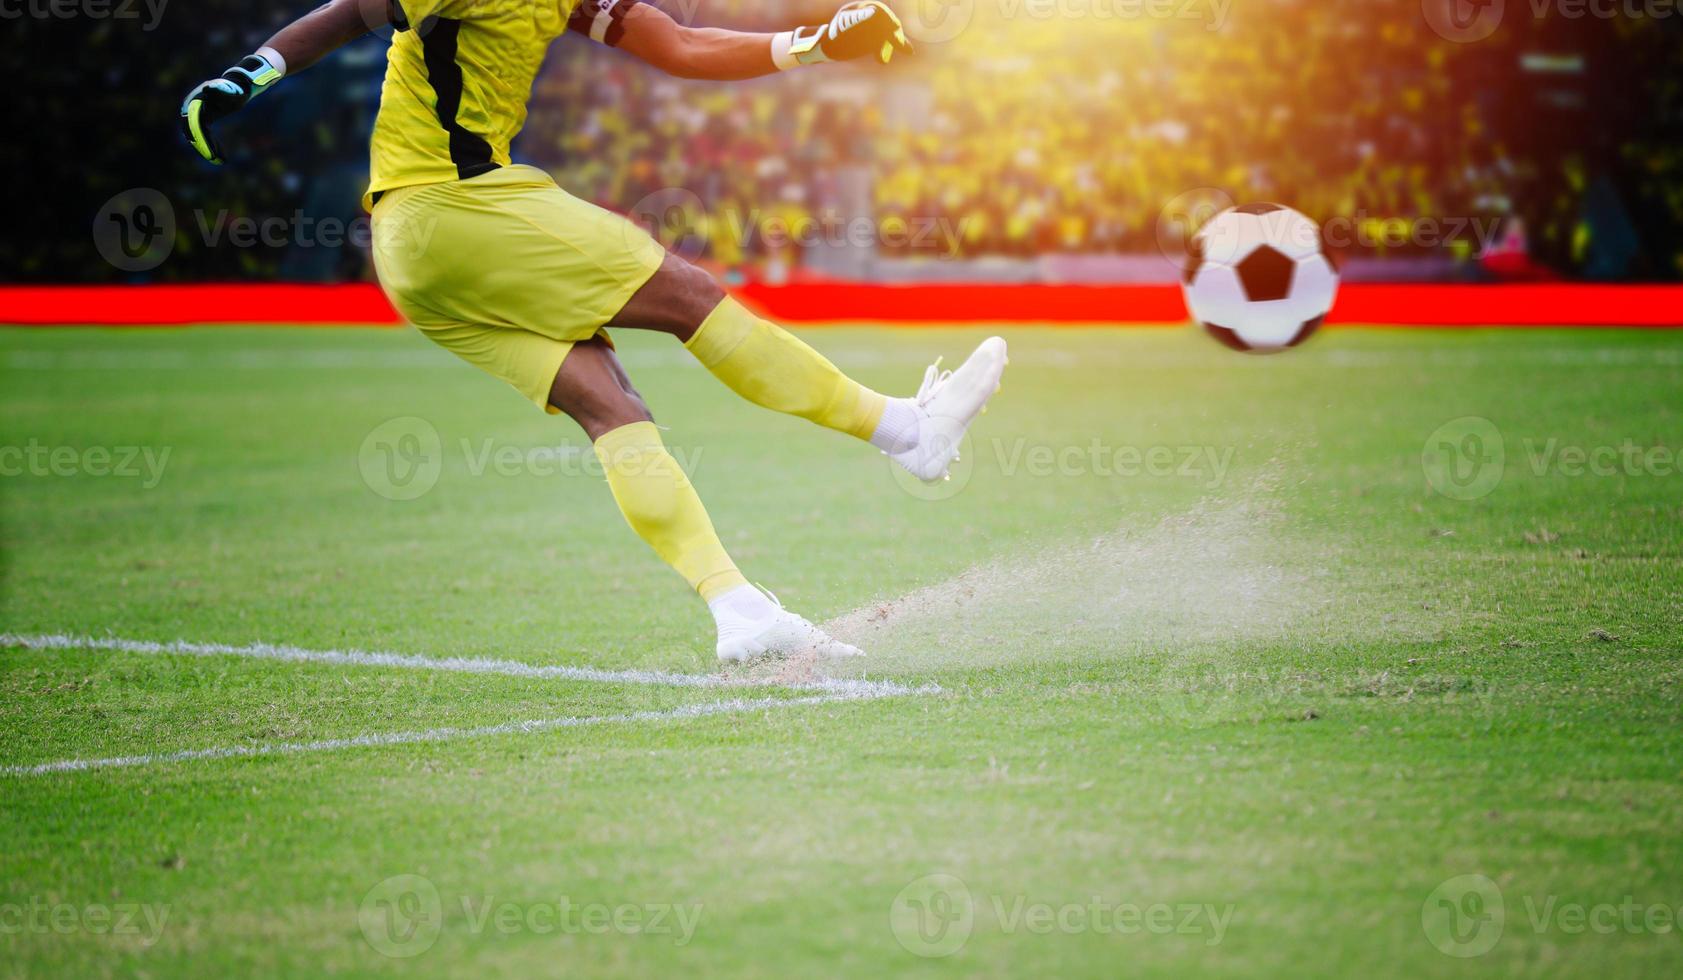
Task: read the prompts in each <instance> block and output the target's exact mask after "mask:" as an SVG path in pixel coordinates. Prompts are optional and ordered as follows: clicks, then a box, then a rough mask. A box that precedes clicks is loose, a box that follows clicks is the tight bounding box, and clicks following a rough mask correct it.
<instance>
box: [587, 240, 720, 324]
mask: <svg viewBox="0 0 1683 980" xmlns="http://www.w3.org/2000/svg"><path fill="white" fill-rule="evenodd" d="M724 298H725V291H724V289H722V288H721V287H720V286H719V284H718V282H716V281H715V280H714V279H713V277H712V276H711V275H709V274H708V273H707V272H706V271H705V270H703V269H700V268H697V267H696V266H694V265H691V264H690V263H688V262H686V261H684V260H683V259H682V258H679V257H678V256H676V255H670V254H669V255H667V256H666V260H665V261H664V262H662V263H661V266H660V271H658V272H656V273H655V274H654V275H653V276H652V277H650V279H649V281H648V282H646V283H644V284H643V286H642V288H641V289H639V290H637V292H636V294H635V295H633V296H632V297H631V299H630V301H629V302H627V303H626V304H625V306H624V307H623V308H622V309H621V310H620V311H619V312H618V313H617V314H615V315H614V318H613V319H612V320H610V321H608V325H609V326H611V327H630V328H632V329H637V330H659V331H661V332H662V333H669V334H672V335H673V336H675V337H677V338H678V339H679V340H682V341H686V342H687V341H688V340H689V339H690V338H691V337H692V336H694V335H695V331H696V328H697V327H699V326H701V321H703V320H705V319H707V315H708V314H710V313H712V312H713V310H714V308H715V307H717V306H718V305H719V303H720V302H722V301H723V300H724Z"/></svg>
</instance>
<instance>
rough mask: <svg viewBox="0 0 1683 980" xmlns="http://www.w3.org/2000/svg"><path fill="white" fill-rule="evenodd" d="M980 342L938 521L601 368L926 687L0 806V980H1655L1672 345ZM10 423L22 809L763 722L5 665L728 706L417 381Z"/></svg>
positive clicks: (722, 517)
mask: <svg viewBox="0 0 1683 980" xmlns="http://www.w3.org/2000/svg"><path fill="white" fill-rule="evenodd" d="M980 336H981V335H980V334H979V333H976V332H972V331H966V330H925V331H882V330H863V329H861V330H852V329H846V330H843V329H835V330H825V331H819V332H814V333H812V334H810V335H809V337H810V338H811V339H812V340H813V342H814V343H816V344H817V345H819V346H820V347H821V348H822V349H823V350H825V351H826V352H827V353H829V354H831V355H832V356H833V358H834V359H835V360H836V361H837V363H838V364H840V365H841V366H842V367H844V368H845V369H847V370H849V371H850V372H852V373H855V374H856V375H857V376H859V377H860V378H861V379H862V380H864V381H866V382H867V383H870V384H873V385H876V386H879V387H883V388H885V389H888V390H891V391H903V390H906V389H908V388H910V387H912V386H913V385H914V384H915V383H916V381H917V376H918V372H919V369H920V368H921V367H922V365H923V364H925V363H927V362H928V361H929V360H933V358H934V357H935V356H936V355H938V354H944V355H946V356H947V357H948V359H949V360H953V361H955V360H956V359H957V358H958V357H961V356H962V355H963V353H964V352H965V351H966V350H968V348H969V347H970V346H971V345H972V344H973V343H974V342H975V341H976V340H978V339H979V338H980ZM1008 337H1009V339H1010V341H1011V343H1012V345H1013V363H1012V367H1011V369H1010V371H1009V373H1008V375H1007V379H1006V384H1005V388H1004V390H1003V391H1002V393H1001V395H1000V396H999V399H998V400H997V401H996V403H995V407H994V408H993V410H992V411H991V412H990V414H988V415H987V416H985V417H984V418H983V419H982V421H981V424H980V425H979V426H978V428H977V431H976V437H975V440H974V443H973V445H972V446H971V447H970V451H969V452H968V453H967V454H966V460H965V463H964V465H963V466H961V467H960V468H959V470H958V473H957V476H956V478H955V480H954V481H953V483H951V484H947V485H944V486H942V487H940V488H937V489H936V490H935V491H927V490H923V489H920V488H915V487H914V488H908V487H906V486H905V485H904V484H902V483H901V482H899V481H897V480H896V479H895V478H894V476H893V474H892V472H891V470H890V469H889V468H888V465H887V464H886V461H884V460H883V459H882V458H881V457H880V456H879V455H877V454H876V453H874V452H873V451H871V450H869V449H868V448H866V447H862V446H859V445H854V444H850V443H849V442H848V440H846V439H844V438H842V437H840V436H836V435H833V434H830V433H826V432H820V431H814V430H812V429H811V428H810V427H808V426H805V425H804V424H803V423H800V422H797V421H794V420H790V419H785V418H782V417H778V416H775V415H771V414H768V413H765V412H763V411H760V410H757V409H754V408H752V407H750V406H747V405H745V404H742V403H740V402H738V401H737V400H735V399H734V398H733V396H731V395H730V394H729V393H728V392H726V391H725V390H724V389H723V388H722V387H720V386H719V385H718V384H717V383H716V382H714V381H713V380H712V379H711V378H710V377H709V376H707V375H706V374H705V373H704V372H703V371H701V370H699V369H698V368H696V367H694V366H693V365H691V364H690V363H688V362H687V360H686V359H685V358H684V356H683V355H682V353H681V351H679V350H677V349H676V348H675V347H674V346H673V345H670V344H666V343H662V342H660V341H658V340H657V339H652V338H645V337H636V336H622V337H621V338H620V342H621V348H622V351H623V352H624V356H625V360H626V363H627V365H628V367H629V369H630V371H631V372H632V374H633V377H634V378H635V379H636V381H637V382H638V384H639V386H640V387H641V389H642V391H643V393H644V395H645V396H646V398H647V400H648V401H649V403H650V405H651V407H652V408H653V410H654V411H655V413H656V415H657V418H658V419H659V420H660V421H662V422H663V423H664V424H666V425H668V426H669V427H670V430H669V432H668V433H667V437H668V440H669V443H670V444H671V445H672V446H673V447H674V450H675V452H676V453H677V454H678V455H679V457H680V459H682V460H683V461H684V462H685V463H686V465H687V466H688V468H689V469H690V471H691V473H692V475H693V477H694V479H695V482H696V484H697V485H698V487H699V489H700V490H701V493H702V495H703V497H704V499H705V500H706V501H707V502H708V505H709V508H710V510H711V513H712V515H713V518H714V520H715V522H716V524H717V525H718V526H719V528H720V530H721V534H722V536H723V537H724V539H725V541H726V544H727V545H728V546H729V547H730V548H731V550H732V551H733V553H734V554H735V555H736V557H737V559H738V562H739V563H740V564H741V565H742V566H743V568H744V570H745V571H746V572H747V573H748V574H749V576H750V577H751V578H753V579H755V580H757V581H760V582H763V583H764V584H766V585H768V586H770V587H771V588H772V589H773V590H775V591H776V592H777V594H778V596H779V597H780V598H781V599H782V601H783V602H784V603H785V604H786V605H788V606H790V607H791V608H796V609H798V610H800V611H802V612H804V613H806V614H807V615H809V616H811V617H813V618H815V619H823V620H832V621H833V622H834V623H835V628H836V630H837V631H839V632H842V633H844V634H845V635H846V636H848V637H850V638H854V639H856V640H858V641H859V642H861V643H864V644H865V645H866V646H867V647H868V648H869V649H870V651H871V653H872V655H873V656H872V658H871V662H870V664H869V665H868V666H867V667H864V668H859V667H854V668H852V669H850V670H848V671H847V674H848V676H859V677H866V678H871V679H890V680H894V681H898V682H902V683H905V684H907V685H926V684H933V685H939V688H940V693H938V694H931V693H924V694H918V695H912V696H904V697H896V698H884V699H878V700H869V701H847V702H835V703H825V704H819V705H808V706H797V707H779V708H777V709H776V710H763V711H754V712H750V713H747V714H737V715H728V716H718V717H701V718H674V719H670V720H656V721H642V722H627V723H609V724H603V725H597V726H592V727H581V728H569V729H561V730H548V731H540V732H524V733H514V734H503V735H492V736H485V737H477V738H459V739H452V740H446V741H437V742H431V743H424V744H411V745H398V746H378V747H355V748H345V749H340V750H334V751H312V752H299V753H293V754H285V755H267V756H257V757H249V758H235V759H201V760H191V761H183V762H169V763H160V764H153V765H140V766H134V767H129V768H120V769H102V770H94V771H86V772H72V773H57V774H48V775H20V774H17V773H10V774H4V775H0V801H3V802H0V839H3V840H4V841H5V842H6V843H5V846H4V848H3V849H0V976H10V975H20V976H21V975H42V976H45V975H61V976H69V975H76V976H97V975H104V974H132V973H145V974H148V975H157V976H166V975H175V976H180V975H205V976H214V975H252V974H257V973H265V974H290V975H299V976H317V975H321V974H323V973H328V972H332V973H341V974H370V975H405V976H460V975H464V974H473V975H478V976H502V975H507V976H530V975H534V974H549V973H555V972H565V973H569V974H572V973H578V974H589V975H605V976H628V975H634V974H647V973H651V972H654V971H679V970H682V971H703V972H709V973H726V972H728V973H732V974H742V975H763V976H783V975H789V974H796V973H799V974H817V975H825V974H844V975H860V974H881V973H883V972H887V971H892V972H895V973H900V972H907V973H927V974H943V973H945V974H959V975H984V976H1002V975H1007V974H1014V973H1021V972H1025V971H1027V970H1029V969H1031V968H1034V969H1039V970H1042V971H1046V972H1056V973H1070V974H1115V973H1117V972H1124V971H1125V972H1128V973H1130V974H1138V975H1160V976H1176V977H1179V976H1253V975H1258V974H1271V975H1280V974H1287V973H1290V974H1292V975H1296V976H1305V975H1313V976H1338V977H1344V976H1350V975H1368V976H1419V975H1433V976H1460V975H1469V976H1470V975H1475V974H1486V973H1499V974H1519V973H1525V974H1527V975H1530V974H1542V975H1558V976H1583V975H1586V974H1596V975H1602V976H1671V975H1675V974H1676V969H1677V964H1678V963H1679V962H1680V957H1683V933H1680V932H1679V929H1680V927H1679V926H1678V925H1675V924H1674V923H1675V920H1676V919H1677V917H1678V913H1679V908H1680V906H1683V871H1680V869H1683V821H1679V819H1678V814H1679V812H1683V740H1680V738H1679V735H1678V733H1679V731H1680V730H1683V724H1680V723H1683V698H1680V694H1683V691H1680V684H1679V663H1680V655H1679V651H1680V648H1683V626H1680V625H1679V624H1680V623H1683V570H1680V569H1683V474H1680V473H1679V465H1678V463H1677V460H1676V453H1677V452H1678V451H1679V450H1683V418H1680V415H1679V406H1683V336H1680V335H1677V334H1672V333H1663V332H1652V333H1641V332H1620V331H1606V330H1584V331H1549V332H1539V331H1523V332H1520V331H1516V332H1502V331H1489V332H1478V331H1470V332H1444V333H1436V332H1401V331H1381V330H1370V331H1354V330H1345V331H1334V332H1332V333H1331V334H1330V335H1328V336H1326V337H1324V338H1322V339H1320V340H1318V341H1317V342H1316V343H1315V344H1313V345H1311V346H1309V347H1308V348H1306V349H1304V350H1302V351H1300V352H1296V353H1293V354H1291V355H1289V356H1284V357H1277V358H1269V359H1259V358H1245V357H1240V356H1237V355H1233V354H1230V353H1228V352H1226V351H1223V350H1220V349H1218V348H1216V347H1215V346H1214V345H1212V344H1209V343H1208V342H1207V341H1205V340H1203V339H1201V338H1198V337H1195V336H1193V335H1191V334H1188V333H1185V332H1180V331H1106V330H1044V331H1036V330H1019V331H1012V332H1010V333H1009V334H1008ZM0 373H3V374H0V447H5V451H4V452H0V472H4V474H5V475H4V476H0V494H3V495H0V522H3V525H0V533H3V556H4V557H3V568H0V574H3V576H4V577H3V580H0V582H3V595H0V631H3V632H5V633H7V634H9V635H11V636H12V637H13V640H12V642H11V643H10V644H8V645H7V646H5V647H4V648H0V766H11V767H17V766H33V765H37V764H41V763H48V762H54V761H60V760H69V759H97V758H102V757H108V756H119V755H133V754H156V753H168V752H175V751H181V750H191V749H201V748H227V747H238V746H245V747H248V748H251V747H262V746H272V745H275V744H278V743H308V742H312V741H317V740H323V739H339V738H354V737H356V736H360V735H370V734H380V733H390V732H403V731H424V730H431V729H439V728H472V727H476V726H487V725H496V724H500V723H504V722H509V721H520V720H528V719H543V718H555V717H587V716H599V715H612V714H620V713H625V712H634V711H662V712H669V711H673V710H676V709H681V708H683V707H684V706H693V705H698V704H703V703H706V702H711V701H716V700H718V699H719V698H721V697H731V696H736V693H737V692H734V691H721V690H717V689H707V688H700V689H690V688H668V687H659V686H648V685H632V684H591V683H583V682H575V681H558V680H555V679H544V678H532V677H518V676H502V675H466V674H454V673H443V672H430V671H425V672H419V671H405V670H394V669H389V668H381V667H373V666H354V665H352V666H345V665H323V664H307V663H289V662H275V661H261V660H250V659H243V658H239V657H195V656H169V655H159V654H155V653H121V652H110V651H104V652H102V651H97V650H40V649H29V648H26V647H25V646H24V645H22V644H21V643H19V642H18V640H17V638H18V637H35V636H41V635H46V634H78V635H90V634H91V635H98V636H111V637H120V638H127V639H135V640H158V641H170V640H186V641H194V642H207V643H208V642H215V643H227V644H252V643H262V642H266V643H285V644H291V645H294V646H297V647H301V648H306V649H314V650H346V649H361V650H375V651H390V652H394V653H402V654H421V655H426V656H430V657H445V656H461V657H497V658H504V659H509V660H518V661H522V662H525V663H528V664H535V665H581V666H582V665H589V666H595V667H603V668H612V669H634V668H635V669H651V670H663V671H681V672H690V673H701V672H708V671H711V670H712V669H713V668H712V664H711V657H710V654H709V652H708V649H707V646H708V644H707V642H706V631H707V626H708V621H707V618H706V615H705V611H704V610H703V609H702V608H701V607H700V605H699V603H697V602H695V601H694V600H693V599H692V598H690V597H689V596H687V595H686V594H685V592H684V590H683V588H682V584H681V583H680V582H679V581H678V579H677V578H676V576H674V575H673V574H672V573H671V572H670V571H668V570H667V569H666V568H665V567H664V566H662V565H660V564H659V563H658V562H657V561H656V560H655V559H654V558H653V557H652V555H650V554H649V553H648V552H647V551H646V550H645V549H644V548H643V546H642V545H641V544H640V543H638V542H637V541H636V540H635V539H634V538H633V537H632V536H631V534H630V532H629V531H628V530H627V529H626V528H625V527H624V526H623V524H622V522H621V521H620V519H619V517H618V514H617V513H616V511H615V510H614V506H613V503H612V500H611V498H610V497H609V496H608V494H607V492H606V489H605V487H603V486H602V485H601V481H600V478H599V476H598V475H597V474H596V473H595V472H594V471H593V470H592V469H591V467H590V465H589V464H590V457H589V453H588V447H587V446H586V445H585V443H584V441H583V439H582V437H580V436H579V435H578V434H577V432H576V431H575V430H573V429H572V427H571V425H570V423H567V422H565V421H564V420H557V419H551V418H545V417H543V416H541V415H540V414H538V413H536V412H534V411H532V410H531V408H530V407H529V406H526V405H524V404H523V403H522V402H521V400H520V399H519V398H518V396H516V395H514V394H512V393H511V392H508V391H506V390H503V389H502V388H501V387H499V385H498V384H497V383H496V382H493V381H490V380H488V379H485V378H483V377H481V376H479V375H477V374H476V373H474V372H473V371H471V370H470V369H468V368H465V367H463V366H461V365H459V364H457V363H455V362H454V361H452V360H451V359H450V357H449V356H448V355H446V354H443V353H441V352H438V351H436V350H433V349H432V348H430V347H429V346H428V345H427V344H426V342H425V341H424V340H421V339H420V338H419V337H417V336H415V335H413V334H411V333H407V332H402V331H358V330H232V329H226V330H224V329H216V330H211V329H205V330H184V331H176V330H156V331H153V330H147V331H127V332H112V331H97V330H12V331H5V332H0ZM1469 417H1476V418H1478V419H1483V420H1487V422H1470V421H1464V420H1465V419H1467V418H1469ZM393 420H396V421H393ZM434 440H436V442H434ZM14 450H15V451H14ZM166 452H167V455H165V453H166ZM1580 452H1582V453H1583V454H1584V457H1583V458H1582V459H1580V458H1579V455H1578V454H1579V453H1580ZM148 453H150V455H148ZM1633 460H1634V462H1633ZM1428 471H1430V472H1428ZM1444 474H1448V476H1447V478H1446V477H1445V476H1444ZM1497 477H1499V478H1500V479H1499V482H1497V481H1496V478H1497ZM1433 478H1437V479H1438V481H1439V486H1440V489H1438V490H1434V489H1433V488H1432V486H1431V485H1430V481H1431V479H1433ZM930 496H941V497H945V498H946V499H941V500H930V499H926V498H928V497H930ZM805 676H806V674H805V672H804V671H803V670H802V668H801V665H796V666H794V667H792V668H790V669H789V670H787V671H786V672H784V673H781V674H778V675H777V677H795V678H801V677H805ZM773 679H777V678H773ZM753 696H755V697H784V698H786V697H792V696H794V694H793V693H792V692H787V691H780V690H775V689H755V690H754V693H753ZM931 875H938V876H946V877H940V878H936V879H932V880H931V879H927V878H926V876H931ZM1466 875H1480V876H1484V878H1486V879H1488V882H1486V881H1483V880H1481V879H1465V878H1462V877H1461V876H1466ZM1469 882H1470V884H1469ZM1446 883H1447V884H1446ZM1440 886H1444V887H1440ZM102 910H103V911H102ZM148 915H150V918H148ZM105 916H110V917H111V918H109V919H108V918H105ZM118 925H126V926H127V927H128V928H121V929H119V928H116V926H118ZM920 929H921V931H920ZM1486 946H1488V949H1486V948H1485V947H1486ZM952 947H956V948H952ZM1444 949H1447V950H1449V951H1450V952H1453V953H1461V954H1475V953H1476V954H1477V955H1468V956H1452V955H1448V954H1446V953H1445V952H1443V951H1442V950H1444ZM923 954H946V955H923Z"/></svg>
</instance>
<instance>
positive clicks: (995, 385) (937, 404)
mask: <svg viewBox="0 0 1683 980" xmlns="http://www.w3.org/2000/svg"><path fill="white" fill-rule="evenodd" d="M1005 353H1006V352H1005V340H1004V338H1001V337H989V338H988V339H987V340H984V341H982V344H981V346H980V347H977V348H976V351H975V353H973V354H971V355H970V359H969V360H967V361H965V362H964V364H963V365H962V366H960V367H959V369H958V370H957V371H942V370H941V362H940V361H939V360H937V361H936V362H935V363H934V364H931V365H929V369H928V370H927V371H925V372H924V373H923V385H922V386H921V387H919V388H918V390H917V397H916V398H914V399H912V401H913V403H914V404H915V406H916V408H917V411H918V413H919V414H920V416H921V417H920V418H919V419H918V425H917V440H916V441H915V442H914V443H912V445H911V447H910V448H909V449H903V450H901V451H899V452H894V453H889V454H888V456H889V458H890V459H892V460H894V461H895V462H896V463H899V464H900V465H901V466H904V467H905V468H906V471H907V472H909V473H911V474H912V475H913V476H915V477H917V478H918V479H920V480H922V481H923V482H925V483H934V482H936V481H938V480H941V479H943V478H945V477H946V475H947V467H948V466H951V465H952V462H953V460H955V459H957V458H958V450H959V445H960V443H961V442H963V440H964V434H965V433H966V432H968V431H969V430H970V423H972V422H974V421H975V420H976V416H978V415H980V414H982V412H983V411H985V410H986V409H987V405H988V399H989V398H992V397H993V394H994V392H996V391H998V390H999V379H1000V376H1001V375H1003V374H1004V373H1005V365H1006V364H1007V363H1008V362H1009V359H1008V358H1007V357H1006V356H1005Z"/></svg>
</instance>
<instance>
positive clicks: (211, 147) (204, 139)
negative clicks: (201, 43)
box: [181, 0, 401, 163]
mask: <svg viewBox="0 0 1683 980" xmlns="http://www.w3.org/2000/svg"><path fill="white" fill-rule="evenodd" d="M394 3H395V0H328V2H327V3H324V4H322V5H321V6H320V7H317V8H316V9H314V10H312V11H310V12H309V13H307V14H305V15H304V16H302V17H300V18H298V19H297V20H295V21H293V22H292V23H290V24H288V25H286V26H285V27H283V28H281V29H280V30H279V31H277V32H276V33H275V36H274V37H271V38H269V40H268V41H266V42H265V43H264V44H263V46H262V47H260V48H258V49H257V51H256V52H254V53H252V54H250V55H247V56H246V57H245V58H243V59H241V61H240V63H239V64H237V65H235V66H234V67H232V68H230V69H228V70H227V71H225V72H223V73H222V75H221V77H219V78H213V79H211V80H210V81H208V82H201V83H200V84H199V85H198V86H197V87H195V88H194V89H193V91H191V92H189V93H187V98H186V99H185V100H183V101H182V103H181V132H182V135H184V136H186V137H187V142H188V144H189V145H191V146H192V147H193V149H194V150H196V151H198V154H199V156H202V157H204V158H205V159H206V160H209V161H210V162H211V163H221V162H222V149H221V147H220V146H218V145H217V143H216V139H215V137H213V136H212V135H211V129H210V128H211V124H213V123H215V122H216V121H217V120H218V119H222V118H224V117H226V116H230V115H233V114H234V113H236V112H238V111H239V110H240V109H242V108H244V107H245V104H246V103H247V102H250V101H251V100H252V98H253V97H255V96H256V95H258V94H259V93H261V92H263V91H264V90H265V89H267V88H269V87H270V86H271V85H273V84H275V83H276V82H278V81H280V80H281V78H282V77H283V76H285V75H287V74H290V73H297V72H300V71H303V70H304V69H305V68H308V67H309V66H311V65H313V64H315V63H316V62H318V61H320V60H321V59H322V58H324V57H326V56H327V55H328V54H330V53H331V52H333V51H334V50H336V49H338V48H340V47H342V46H344V45H346V44H349V43H350V42H352V41H354V40H356V39H357V38H359V37H361V36H363V35H364V34H367V33H368V32H369V31H370V30H372V29H373V28H374V27H376V26H379V25H383V24H386V23H391V22H394V21H396V20H397V19H398V18H400V17H401V8H398V7H395V6H393V4H394Z"/></svg>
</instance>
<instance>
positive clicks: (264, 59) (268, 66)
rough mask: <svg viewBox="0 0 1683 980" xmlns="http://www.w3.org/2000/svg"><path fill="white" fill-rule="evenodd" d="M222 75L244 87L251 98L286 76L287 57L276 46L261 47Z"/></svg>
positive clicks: (248, 97)
mask: <svg viewBox="0 0 1683 980" xmlns="http://www.w3.org/2000/svg"><path fill="white" fill-rule="evenodd" d="M222 77H223V78H226V79H227V80H229V81H230V82H233V83H234V84H236V85H238V86H240V88H242V89H244V90H245V93H246V98H247V99H248V100H249V99H252V98H255V97H256V96H258V95H260V94H262V93H263V92H265V91H267V90H268V89H269V88H270V87H272V86H273V85H274V84H275V83H276V82H278V81H280V80H281V79H282V78H285V77H286V58H285V57H283V56H282V55H281V53H280V52H279V51H276V50H275V49H274V48H271V47H267V46H265V47H261V48H258V49H257V51H256V52H254V53H252V54H249V55H246V56H245V57H244V58H242V59H240V63H239V64H237V65H235V66H234V67H232V68H230V69H228V70H227V71H225V72H223V73H222Z"/></svg>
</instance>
